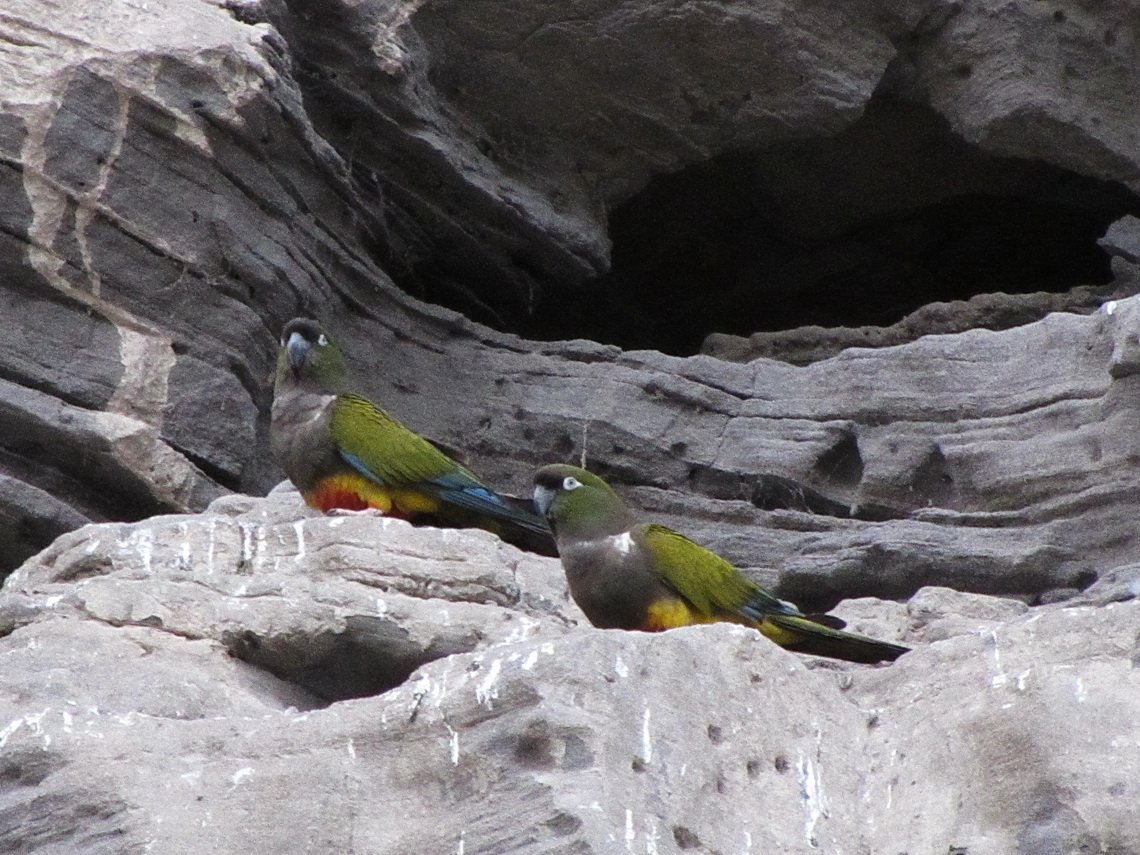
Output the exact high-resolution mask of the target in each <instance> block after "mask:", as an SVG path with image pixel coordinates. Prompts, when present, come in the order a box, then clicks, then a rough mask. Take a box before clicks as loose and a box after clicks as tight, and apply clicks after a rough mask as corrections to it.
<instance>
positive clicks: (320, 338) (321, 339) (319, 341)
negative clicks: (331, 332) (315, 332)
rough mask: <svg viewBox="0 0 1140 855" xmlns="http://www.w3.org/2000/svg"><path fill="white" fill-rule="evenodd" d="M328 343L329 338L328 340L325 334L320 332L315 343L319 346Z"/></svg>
mask: <svg viewBox="0 0 1140 855" xmlns="http://www.w3.org/2000/svg"><path fill="white" fill-rule="evenodd" d="M328 343H329V340H328V338H327V337H326V336H325V334H324V333H321V334H320V335H319V336H317V344H318V345H319V346H321V347H324V346H325V345H326V344H328Z"/></svg>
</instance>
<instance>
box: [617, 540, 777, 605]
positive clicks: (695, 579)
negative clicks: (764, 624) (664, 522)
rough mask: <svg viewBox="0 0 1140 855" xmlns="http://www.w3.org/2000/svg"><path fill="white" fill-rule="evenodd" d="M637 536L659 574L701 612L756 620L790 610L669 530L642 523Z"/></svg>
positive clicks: (714, 557)
mask: <svg viewBox="0 0 1140 855" xmlns="http://www.w3.org/2000/svg"><path fill="white" fill-rule="evenodd" d="M638 539H640V540H641V542H642V545H643V546H644V548H645V549H646V550H647V551H648V553H649V554H650V555H651V556H652V561H653V569H654V570H655V571H656V572H657V573H658V575H660V576H661V578H662V579H663V580H664V581H665V582H666V584H668V585H669V587H671V588H672V589H673V590H675V591H676V592H677V593H678V594H680V595H681V596H682V597H684V598H685V599H686V600H688V601H689V602H690V603H692V605H693V606H694V607H695V608H696V609H697V610H698V611H699V612H701V613H702V614H706V615H710V616H712V615H718V614H725V613H728V614H737V615H740V614H743V615H745V616H747V617H750V618H752V619H753V620H758V619H760V617H759V615H760V614H762V613H765V612H781V613H788V611H789V607H788V605H787V604H785V603H783V602H781V601H780V600H777V599H776V598H775V597H773V596H772V595H771V594H769V593H768V592H767V591H765V590H764V589H763V588H761V587H759V586H758V585H756V584H754V583H753V582H752V581H750V580H749V579H747V578H745V577H744V576H743V575H741V573H740V571H739V570H737V569H736V568H735V567H733V566H732V565H731V564H730V563H729V562H728V561H726V560H725V559H723V558H721V557H720V556H719V555H717V554H716V553H715V552H710V551H709V550H707V549H705V548H704V547H703V546H700V545H698V544H696V543H693V541H691V540H689V539H688V538H687V537H685V536H684V535H680V534H677V532H675V531H673V530H672V529H669V528H665V526H661V525H646V526H642V527H641V532H640V536H639V538H638ZM792 613H793V614H795V612H792Z"/></svg>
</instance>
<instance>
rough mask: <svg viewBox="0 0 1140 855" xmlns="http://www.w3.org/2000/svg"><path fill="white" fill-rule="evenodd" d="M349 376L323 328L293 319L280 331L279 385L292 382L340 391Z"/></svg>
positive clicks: (302, 319) (309, 322) (306, 320)
mask: <svg viewBox="0 0 1140 855" xmlns="http://www.w3.org/2000/svg"><path fill="white" fill-rule="evenodd" d="M345 375H346V367H345V361H344V356H343V355H342V354H341V352H340V350H339V349H338V348H337V346H336V345H335V344H333V342H332V339H330V338H329V336H328V333H326V332H325V330H324V327H322V326H321V325H320V324H318V323H317V322H316V321H312V320H309V319H308V318H293V320H291V321H289V323H287V324H285V329H284V330H282V332H281V349H280V350H279V351H278V353H277V382H278V383H282V382H285V381H287V380H292V381H293V382H294V383H298V384H304V385H311V386H316V387H318V388H320V389H321V390H323V391H327V392H335V391H339V387H340V386H341V385H342V384H343V382H344V378H345Z"/></svg>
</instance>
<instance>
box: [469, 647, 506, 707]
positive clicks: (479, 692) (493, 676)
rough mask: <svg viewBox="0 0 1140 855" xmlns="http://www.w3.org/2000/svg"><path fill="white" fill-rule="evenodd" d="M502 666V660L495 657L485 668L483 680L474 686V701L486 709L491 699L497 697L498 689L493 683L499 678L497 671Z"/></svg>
mask: <svg viewBox="0 0 1140 855" xmlns="http://www.w3.org/2000/svg"><path fill="white" fill-rule="evenodd" d="M502 667H503V660H502V659H496V660H495V661H494V662H492V663H491V667H490V668H488V669H487V676H486V677H484V678H483V682H481V683H480V684H479V685H478V686H476V687H475V701H476V703H480V704H483V705H484V706H486V707H487V709H490V708H491V700H492V699H493V698H497V697H499V689H498V687H497V686H496V685H495V683H496V681H497V680H498V679H499V671H501V670H502Z"/></svg>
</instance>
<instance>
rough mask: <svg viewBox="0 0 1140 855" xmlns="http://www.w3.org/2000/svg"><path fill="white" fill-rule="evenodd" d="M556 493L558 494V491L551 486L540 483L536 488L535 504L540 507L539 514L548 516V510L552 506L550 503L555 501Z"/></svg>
mask: <svg viewBox="0 0 1140 855" xmlns="http://www.w3.org/2000/svg"><path fill="white" fill-rule="evenodd" d="M556 495H558V491H557V490H553V489H551V488H550V487H543V486H542V485H538V486H536V487H535V488H534V506H535V508H537V509H538V513H539V516H543V517H545V516H546V511H547V509H549V508H550V503H551V502H553V501H554V497H555V496H556Z"/></svg>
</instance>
